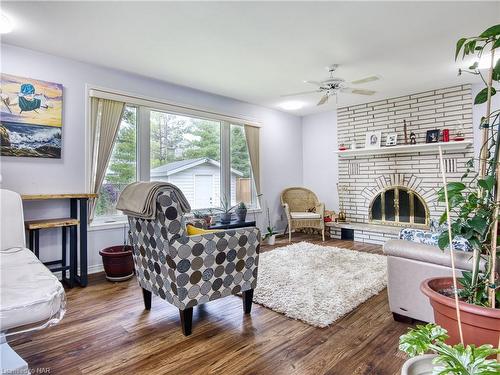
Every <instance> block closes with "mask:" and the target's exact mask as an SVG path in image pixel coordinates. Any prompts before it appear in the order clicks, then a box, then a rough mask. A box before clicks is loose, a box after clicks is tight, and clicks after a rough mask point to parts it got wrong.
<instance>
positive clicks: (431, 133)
mask: <svg viewBox="0 0 500 375" xmlns="http://www.w3.org/2000/svg"><path fill="white" fill-rule="evenodd" d="M436 142H439V129H434V130H427V133H426V134H425V143H436Z"/></svg>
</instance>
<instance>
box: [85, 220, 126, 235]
mask: <svg viewBox="0 0 500 375" xmlns="http://www.w3.org/2000/svg"><path fill="white" fill-rule="evenodd" d="M126 225H128V222H127V218H126V217H124V218H119V219H107V220H106V219H102V220H95V221H93V222H92V223H91V224H90V225H89V229H88V231H89V232H94V231H99V230H108V229H123V227H124V226H126Z"/></svg>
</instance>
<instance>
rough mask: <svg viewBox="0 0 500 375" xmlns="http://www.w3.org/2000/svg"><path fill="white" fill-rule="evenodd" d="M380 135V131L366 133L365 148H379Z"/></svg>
mask: <svg viewBox="0 0 500 375" xmlns="http://www.w3.org/2000/svg"><path fill="white" fill-rule="evenodd" d="M381 136H382V132H380V131H377V132H368V133H366V140H365V148H380V138H381Z"/></svg>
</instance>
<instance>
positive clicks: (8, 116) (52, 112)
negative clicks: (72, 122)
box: [0, 73, 63, 159]
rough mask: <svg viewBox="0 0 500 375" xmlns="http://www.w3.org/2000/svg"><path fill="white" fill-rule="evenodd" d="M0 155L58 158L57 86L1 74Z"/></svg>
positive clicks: (59, 93) (59, 95)
mask: <svg viewBox="0 0 500 375" xmlns="http://www.w3.org/2000/svg"><path fill="white" fill-rule="evenodd" d="M0 81H1V82H0V83H1V87H2V88H1V90H0V98H1V109H0V115H1V119H2V122H1V124H0V139H1V154H2V156H17V157H37V158H55V159H60V158H61V143H62V103H63V101H62V95H63V92H62V91H63V86H62V85H61V84H60V83H54V82H47V81H40V80H37V79H32V78H24V77H18V76H14V75H10V74H5V73H2V74H1V79H0Z"/></svg>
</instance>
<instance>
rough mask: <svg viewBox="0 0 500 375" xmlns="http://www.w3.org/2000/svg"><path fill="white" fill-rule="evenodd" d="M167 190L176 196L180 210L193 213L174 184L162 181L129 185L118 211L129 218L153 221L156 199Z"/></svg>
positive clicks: (122, 196)
mask: <svg viewBox="0 0 500 375" xmlns="http://www.w3.org/2000/svg"><path fill="white" fill-rule="evenodd" d="M166 190H167V191H171V192H172V193H173V195H175V197H176V198H177V202H178V203H179V208H180V209H181V210H182V211H183V212H184V213H186V212H189V211H191V206H190V205H189V202H188V201H187V199H186V197H185V196H184V194H183V193H182V191H181V190H180V189H179V188H178V187H177V186H175V185H173V184H170V183H168V182H161V181H151V182H143V181H138V182H134V183H131V184H130V185H127V186H126V187H125V189H123V191H122V193H121V194H120V197H119V198H118V202H117V203H116V209H117V210H120V211H123V213H124V214H125V215H127V216H134V217H139V218H141V219H148V220H153V219H155V217H156V198H157V197H158V194H160V193H161V192H162V191H166Z"/></svg>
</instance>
